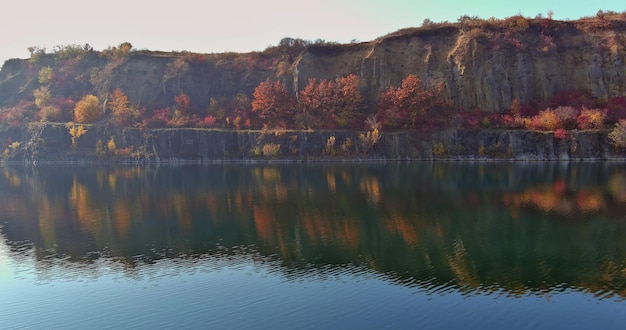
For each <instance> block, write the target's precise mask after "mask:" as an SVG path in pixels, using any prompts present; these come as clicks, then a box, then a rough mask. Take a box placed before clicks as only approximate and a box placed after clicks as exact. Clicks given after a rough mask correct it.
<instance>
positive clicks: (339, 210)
mask: <svg viewBox="0 0 626 330" xmlns="http://www.w3.org/2000/svg"><path fill="white" fill-rule="evenodd" d="M2 174H3V175H2V176H0V210H1V213H2V214H3V215H2V216H0V220H1V221H2V222H3V223H4V227H3V228H2V231H3V233H4V235H5V237H6V240H7V243H8V245H9V246H14V247H16V246H17V245H19V242H25V241H27V242H32V248H31V250H32V251H34V255H35V256H36V258H37V260H38V262H41V263H44V262H48V261H49V260H53V259H54V258H68V259H69V260H71V261H73V262H77V263H91V262H93V260H94V254H93V253H94V251H95V252H97V253H98V255H107V256H109V257H111V258H114V259H116V260H119V261H120V262H121V263H123V264H125V265H126V266H127V267H129V268H132V267H134V266H135V265H136V264H137V263H138V262H152V261H155V260H158V259H161V258H194V256H196V257H199V256H202V255H215V254H221V253H223V252H224V250H227V251H231V253H233V254H236V253H237V251H240V250H241V249H242V248H245V250H246V251H248V250H249V249H253V250H255V251H257V252H258V253H260V254H261V255H263V256H266V257H269V258H275V259H276V260H277V261H279V262H281V263H282V265H283V266H284V267H285V270H286V271H289V269H308V270H314V269H318V270H319V269H325V267H328V266H329V265H332V266H339V265H352V266H356V267H362V266H364V267H367V268H369V269H371V270H373V271H376V272H380V273H381V274H385V276H387V277H389V279H390V280H392V281H397V282H398V283H401V284H403V285H419V286H424V287H426V288H428V287H437V286H440V285H445V286H450V287H455V288H457V289H459V290H468V291H470V292H472V291H480V290H486V291H490V290H506V291H507V292H509V293H511V294H523V293H525V292H527V291H531V292H535V293H539V294H541V293H542V292H546V291H549V290H550V288H552V287H556V286H560V287H572V288H577V289H580V290H589V291H591V292H610V293H612V294H616V295H620V296H624V294H625V293H626V222H625V221H624V219H625V218H626V170H624V169H622V168H621V167H620V166H618V164H591V163H584V164H559V163H548V164H545V163H541V164H528V163H497V164H488V163H476V164H460V163H453V162H450V163H418V164H403V163H391V164H367V165H364V164H361V165H359V164H343V165H320V164H317V165H283V166H271V165H254V166H253V165H234V164H231V165H206V166H181V167H163V166H161V167H158V166H155V167H143V168H137V167H117V168H106V167H101V168H95V169H94V168H90V167H87V166H75V167H61V166H58V167H57V166H50V167H32V168H21V167H19V168H18V167H5V168H2ZM16 249H17V248H16ZM139 256H140V257H139Z"/></svg>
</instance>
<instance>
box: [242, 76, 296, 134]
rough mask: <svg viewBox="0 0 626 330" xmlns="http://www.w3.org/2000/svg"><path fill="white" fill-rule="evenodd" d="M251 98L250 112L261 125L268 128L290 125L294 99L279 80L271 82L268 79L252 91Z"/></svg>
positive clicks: (294, 104)
mask: <svg viewBox="0 0 626 330" xmlns="http://www.w3.org/2000/svg"><path fill="white" fill-rule="evenodd" d="M252 96H253V100H252V112H253V114H255V115H256V116H257V117H258V118H259V120H260V121H261V124H263V125H267V126H270V127H276V126H279V127H287V126H289V125H291V124H292V122H293V115H294V109H295V107H296V98H295V96H294V95H292V94H291V93H289V91H287V87H286V86H285V84H283V83H282V82H281V81H280V80H279V81H275V82H272V81H270V80H269V78H268V79H267V80H265V81H263V82H261V83H260V84H259V86H257V87H256V88H255V89H254V93H253V94H252Z"/></svg>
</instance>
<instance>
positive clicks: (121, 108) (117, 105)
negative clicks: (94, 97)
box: [107, 88, 139, 125]
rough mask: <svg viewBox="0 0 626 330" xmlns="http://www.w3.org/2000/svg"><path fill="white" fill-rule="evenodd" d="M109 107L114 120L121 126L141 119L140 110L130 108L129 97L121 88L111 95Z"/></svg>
mask: <svg viewBox="0 0 626 330" xmlns="http://www.w3.org/2000/svg"><path fill="white" fill-rule="evenodd" d="M107 107H108V108H109V110H111V115H112V116H113V119H114V120H115V122H116V123H118V124H119V125H125V124H129V123H131V122H133V121H134V120H136V119H137V118H139V110H137V109H135V108H133V107H129V106H128V97H127V96H126V94H124V92H123V91H122V90H121V89H119V88H116V89H115V90H114V91H113V92H112V93H110V94H109V101H108V102H107Z"/></svg>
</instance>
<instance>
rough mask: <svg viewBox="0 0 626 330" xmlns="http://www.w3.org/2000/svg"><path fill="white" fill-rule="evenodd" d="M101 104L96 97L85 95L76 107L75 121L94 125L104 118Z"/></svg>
mask: <svg viewBox="0 0 626 330" xmlns="http://www.w3.org/2000/svg"><path fill="white" fill-rule="evenodd" d="M99 103H100V102H99V101H98V98H97V97H96V96H95V95H91V94H88V95H85V96H83V98H82V99H81V100H80V101H78V102H77V103H76V106H75V107H74V119H75V120H76V121H77V122H79V123H92V122H94V121H96V120H97V119H99V118H100V117H102V109H101V108H100V104H99Z"/></svg>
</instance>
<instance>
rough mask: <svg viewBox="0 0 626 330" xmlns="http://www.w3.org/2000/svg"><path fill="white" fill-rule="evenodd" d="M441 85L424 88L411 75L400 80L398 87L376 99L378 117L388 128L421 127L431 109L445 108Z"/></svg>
mask: <svg viewBox="0 0 626 330" xmlns="http://www.w3.org/2000/svg"><path fill="white" fill-rule="evenodd" d="M443 88H444V87H443V85H442V84H438V85H437V86H434V87H426V86H424V84H423V83H422V81H421V80H420V79H419V78H417V76H415V75H413V74H411V75H408V76H407V77H406V78H404V80H402V85H401V86H400V87H397V88H394V87H393V86H391V87H389V88H388V89H386V90H384V91H383V92H382V93H381V95H380V97H379V98H378V110H377V113H378V117H380V118H381V119H382V122H383V125H385V126H387V127H390V128H403V129H407V128H410V129H414V128H417V127H418V125H423V124H424V123H425V122H424V119H425V117H426V115H427V113H428V112H429V110H431V109H436V108H443V107H445V105H446V104H445V101H444V99H443V97H442V96H443V94H442V92H443Z"/></svg>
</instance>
